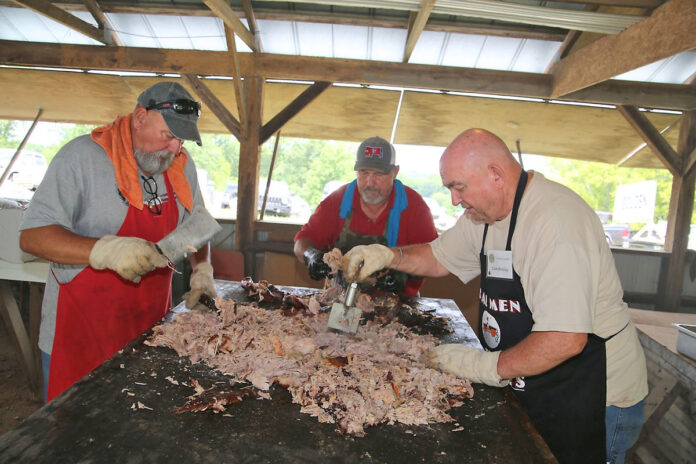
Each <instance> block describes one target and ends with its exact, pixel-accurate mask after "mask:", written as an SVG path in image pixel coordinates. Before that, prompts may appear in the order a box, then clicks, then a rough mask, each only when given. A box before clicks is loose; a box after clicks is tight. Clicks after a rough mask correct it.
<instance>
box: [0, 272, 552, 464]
mask: <svg viewBox="0 0 696 464" xmlns="http://www.w3.org/2000/svg"><path fill="white" fill-rule="evenodd" d="M217 284H218V288H219V294H221V295H223V296H225V297H227V298H233V299H235V300H246V301H248V299H247V298H246V296H245V294H244V292H243V290H242V289H241V288H240V286H239V284H238V283H236V282H224V281H218V282H217ZM280 288H281V289H283V290H285V291H294V292H297V293H300V292H302V293H305V292H315V291H316V290H315V289H305V288H291V287H280ZM412 303H413V306H414V307H415V308H416V309H419V310H422V311H435V312H436V313H437V315H440V316H447V317H449V318H450V319H451V320H452V324H453V327H454V329H455V332H454V333H452V334H449V335H447V336H446V337H444V338H443V341H445V342H455V341H456V342H461V343H466V344H470V345H478V340H477V339H476V337H475V335H474V332H473V331H472V329H471V327H470V326H469V325H468V324H467V322H466V320H465V319H464V317H463V316H462V315H461V313H460V311H459V309H458V308H457V306H456V305H455V303H454V301H452V300H441V299H431V298H417V299H414V300H413V302H412ZM181 310H183V306H182V305H179V306H178V307H177V308H175V309H174V311H172V313H170V315H168V316H167V317H176V314H177V312H179V311H181ZM147 335H148V333H145V334H142V335H141V336H140V337H138V338H137V339H136V340H134V341H132V342H131V343H129V344H128V345H126V347H124V349H122V350H121V351H119V352H118V353H116V354H115V355H114V356H113V357H112V358H110V359H109V360H107V361H106V362H104V364H102V365H101V366H99V367H98V368H97V369H95V370H94V371H93V372H91V373H90V374H89V375H87V376H86V377H84V378H83V379H82V380H80V381H79V382H78V383H76V384H75V385H73V386H72V387H71V388H69V389H68V390H66V391H65V392H64V393H63V394H62V395H60V396H59V397H57V398H56V399H55V400H53V401H52V402H51V403H49V404H48V405H46V406H44V407H43V408H41V409H40V410H39V411H37V412H36V413H35V414H33V415H32V416H30V417H29V418H27V419H26V420H25V421H24V422H22V423H21V424H20V425H19V426H17V427H16V428H14V429H13V430H11V431H9V432H7V433H6V434H5V435H3V436H2V437H0V463H5V462H32V463H42V462H46V463H55V462H112V463H117V462H128V463H139V462H148V463H149V462H170V461H179V462H216V463H218V462H242V463H244V462H253V463H271V462H303V463H314V462H317V463H319V462H321V463H326V462H336V463H352V462H375V463H382V462H383V463H388V462H438V463H439V462H442V463H447V462H456V463H466V462H470V463H492V462H524V463H540V462H555V459H554V458H553V456H552V454H551V452H550V451H549V449H548V447H547V446H546V444H545V443H544V441H543V440H542V439H541V437H540V436H539V434H538V432H537V431H536V429H535V428H534V427H533V425H532V424H531V422H530V421H529V418H528V417H527V415H526V414H525V413H524V412H523V411H522V410H521V409H520V407H519V405H518V403H517V401H516V400H515V399H514V397H513V396H512V394H511V392H510V391H509V389H507V388H506V389H497V388H492V387H487V386H483V385H475V387H474V389H475V394H474V397H473V398H472V399H470V400H466V401H465V404H464V405H463V406H461V407H459V408H455V409H452V410H450V414H451V415H452V417H454V418H455V420H456V423H449V424H432V425H428V426H405V425H401V424H397V425H393V426H389V425H386V424H381V425H378V426H375V427H368V428H366V436H365V437H362V438H356V437H352V436H346V435H339V434H338V433H337V432H336V426H334V425H332V424H322V423H319V422H318V421H317V420H316V418H314V417H310V416H309V415H307V414H302V413H300V406H299V405H296V404H293V403H292V402H291V398H290V394H289V393H288V392H287V391H286V390H285V389H283V388H281V387H277V386H274V387H272V389H271V394H272V397H273V399H272V400H271V401H268V400H249V399H247V400H245V401H243V402H242V403H239V404H235V405H233V406H232V407H229V408H228V409H227V411H226V412H225V413H218V414H215V413H213V412H211V411H205V412H202V413H185V414H180V415H178V414H176V413H175V412H174V409H175V408H176V407H177V406H181V405H182V404H183V403H185V402H186V397H187V396H189V395H191V394H193V388H192V387H190V386H184V385H182V383H183V382H186V383H188V384H189V385H190V381H189V378H195V379H197V380H198V381H199V382H200V383H201V384H202V385H203V386H205V387H209V386H211V385H212V384H213V383H215V382H223V383H225V384H226V383H228V381H229V377H226V376H224V375H222V374H220V373H219V372H216V371H213V370H212V369H210V368H208V367H207V366H206V365H203V364H191V363H190V362H189V360H188V359H187V358H179V357H178V356H177V355H176V353H175V352H174V351H173V350H170V349H165V348H155V347H149V346H146V345H144V344H143V341H144V340H145V338H146V337H147ZM168 376H169V377H171V378H173V379H174V380H176V381H178V382H179V385H174V384H173V383H171V382H170V381H169V380H167V379H165V377H168ZM131 395H132V396H131ZM138 403H140V404H141V405H142V406H143V407H142V408H140V407H138ZM460 428H461V429H463V430H461V431H455V430H454V429H460Z"/></svg>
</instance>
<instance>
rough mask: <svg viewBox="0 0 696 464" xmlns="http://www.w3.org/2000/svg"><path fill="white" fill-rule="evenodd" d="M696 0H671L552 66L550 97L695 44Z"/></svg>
mask: <svg viewBox="0 0 696 464" xmlns="http://www.w3.org/2000/svg"><path fill="white" fill-rule="evenodd" d="M694 24H696V2H694V0H670V1H668V2H667V3H665V4H664V5H662V6H660V7H658V8H656V9H655V10H654V11H653V14H652V15H651V16H650V17H649V18H646V19H644V20H643V21H641V22H639V23H636V24H634V25H632V26H630V27H628V28H627V29H626V30H624V31H623V32H621V33H619V34H616V35H608V36H606V37H603V38H601V39H599V40H597V41H596V42H593V43H591V44H590V45H588V46H586V47H584V48H582V49H581V50H578V51H577V52H575V53H573V54H572V55H570V56H568V57H567V58H564V59H562V60H560V61H559V62H558V63H556V64H555V65H554V66H553V68H552V73H553V89H552V91H551V97H552V98H557V97H560V96H562V95H567V94H569V93H571V92H574V91H576V90H579V89H583V88H585V87H589V86H591V85H593V84H596V83H598V82H601V81H604V80H607V79H609V78H612V77H614V76H617V75H619V74H622V73H625V72H628V71H631V70H633V69H636V68H638V67H640V66H644V65H647V64H650V63H653V62H655V61H658V60H661V59H663V58H668V57H670V56H673V55H676V54H677V53H681V52H684V51H687V50H691V49H692V48H696V27H694Z"/></svg>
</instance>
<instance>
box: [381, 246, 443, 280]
mask: <svg viewBox="0 0 696 464" xmlns="http://www.w3.org/2000/svg"><path fill="white" fill-rule="evenodd" d="M391 250H392V253H394V259H393V260H392V262H391V265H390V266H389V267H390V268H391V269H396V270H397V271H401V272H405V273H407V274H411V275H415V276H422V277H442V276H446V275H447V274H449V271H448V270H447V269H446V268H445V267H444V266H443V265H442V264H440V262H439V261H438V260H437V259H435V255H433V250H432V248H431V247H430V244H428V243H424V244H422V245H411V246H406V247H401V250H402V252H403V256H401V254H400V253H399V249H398V248H391ZM399 259H400V260H401V262H399Z"/></svg>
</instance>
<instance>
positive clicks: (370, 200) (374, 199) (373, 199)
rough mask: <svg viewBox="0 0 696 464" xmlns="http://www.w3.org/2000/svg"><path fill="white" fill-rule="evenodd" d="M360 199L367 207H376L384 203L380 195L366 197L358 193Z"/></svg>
mask: <svg viewBox="0 0 696 464" xmlns="http://www.w3.org/2000/svg"><path fill="white" fill-rule="evenodd" d="M360 198H361V199H362V201H363V202H365V203H366V204H368V205H378V204H380V203H382V202H383V201H384V197H383V196H382V195H380V196H377V197H368V196H367V195H365V194H364V193H363V192H360Z"/></svg>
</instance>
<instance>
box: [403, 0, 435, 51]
mask: <svg viewBox="0 0 696 464" xmlns="http://www.w3.org/2000/svg"><path fill="white" fill-rule="evenodd" d="M433 6H435V0H421V6H420V9H419V10H418V14H417V15H416V18H415V19H414V20H413V23H410V24H409V27H408V36H407V37H406V45H405V47H404V58H403V60H402V61H403V62H404V63H408V60H409V59H410V58H411V53H413V49H414V48H415V47H416V42H418V38H419V37H420V35H421V32H423V28H424V27H425V23H427V22H428V18H429V17H430V12H431V11H433Z"/></svg>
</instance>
